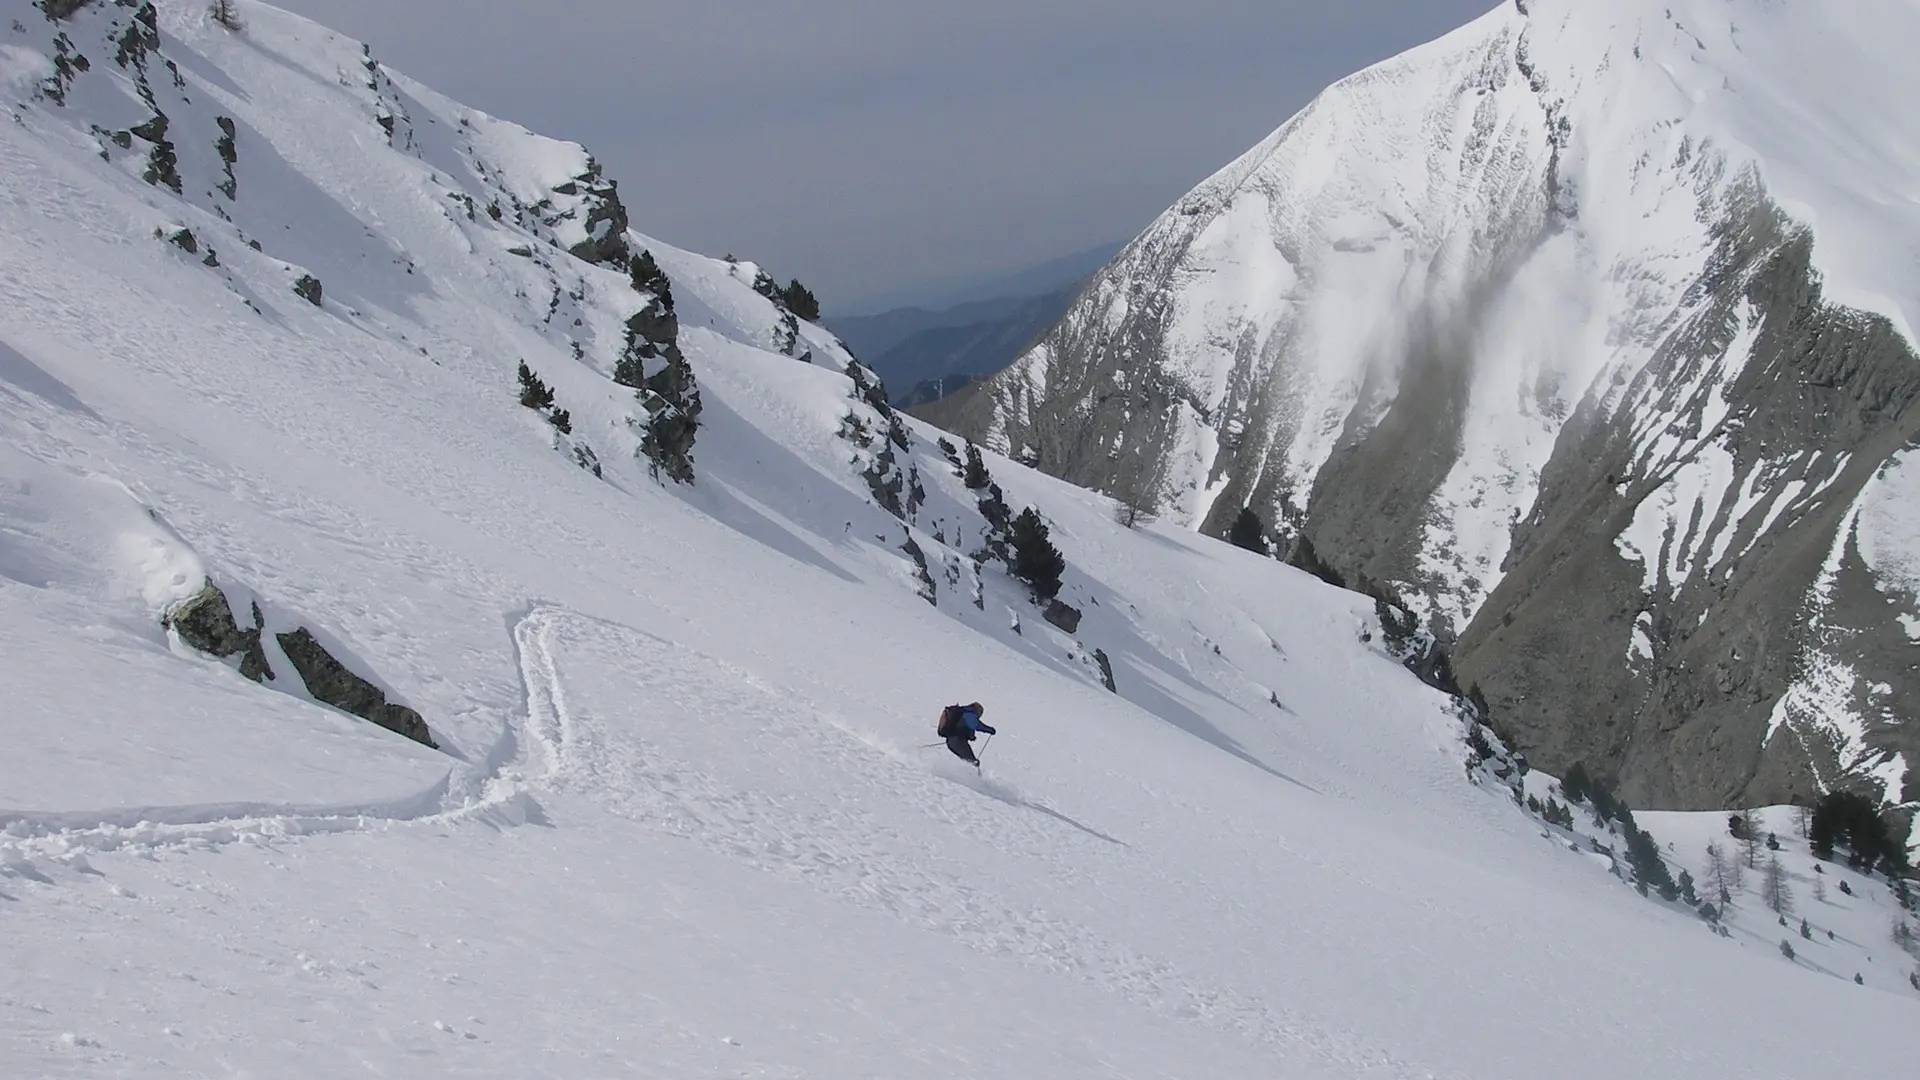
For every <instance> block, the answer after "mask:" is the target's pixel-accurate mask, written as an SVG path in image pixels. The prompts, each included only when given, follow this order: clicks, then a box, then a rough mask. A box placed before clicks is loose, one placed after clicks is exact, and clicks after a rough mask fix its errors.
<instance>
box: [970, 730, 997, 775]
mask: <svg viewBox="0 0 1920 1080" xmlns="http://www.w3.org/2000/svg"><path fill="white" fill-rule="evenodd" d="M992 745H993V736H991V735H989V736H987V741H986V742H983V743H981V744H980V752H979V753H977V754H975V755H973V765H974V767H975V768H979V767H980V759H981V758H983V757H986V756H987V747H989V746H992Z"/></svg>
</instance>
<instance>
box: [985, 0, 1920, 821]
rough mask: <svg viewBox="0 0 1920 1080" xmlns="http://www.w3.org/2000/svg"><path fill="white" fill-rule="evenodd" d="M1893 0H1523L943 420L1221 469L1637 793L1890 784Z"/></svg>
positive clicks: (1035, 449) (1915, 239) (1400, 62)
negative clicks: (958, 418)
mask: <svg viewBox="0 0 1920 1080" xmlns="http://www.w3.org/2000/svg"><path fill="white" fill-rule="evenodd" d="M1916 40H1920V14H1916V11H1915V9H1914V8H1913V7H1912V5H1909V4H1903V3H1895V2H1890V0H1849V2H1846V3H1841V4H1835V5H1817V6H1816V5H1806V4H1789V3H1771V2H1759V0H1752V2H1749V0H1684V2H1678V3H1665V2H1660V3H1655V2H1640V0H1629V2H1626V3H1608V4H1582V3H1577V2H1573V0H1525V2H1515V3H1509V4H1506V5H1503V6H1502V7H1500V8H1499V9H1498V10H1496V11H1493V12H1491V13H1489V14H1488V15H1487V16H1485V17H1484V18H1482V19H1480V20H1478V21H1476V22H1475V23H1473V24H1472V25H1470V26H1467V27H1465V28H1463V29H1461V30H1460V31H1458V32H1456V33H1454V34H1452V35H1449V36H1448V37H1446V38H1443V39H1442V40H1440V41H1437V42H1435V43H1433V44H1431V45H1428V46H1425V47H1423V48H1420V49H1417V50H1415V51H1413V52H1411V53H1408V54H1406V55H1404V56H1402V57H1400V58H1397V59H1395V60H1392V61H1389V62H1387V63H1385V64H1382V65H1380V66H1379V67H1377V68H1374V69H1372V70H1369V71H1367V72H1364V73H1362V74H1359V75H1356V76H1354V77H1352V78H1350V79H1348V80H1346V81H1344V82H1342V83H1339V84H1337V85H1335V86H1334V87H1332V88H1331V89H1329V90H1328V91H1327V92H1326V93H1325V94H1324V95H1323V96H1322V97H1321V98H1320V99H1318V100H1317V101H1315V102H1314V103H1313V104H1312V105H1311V106H1309V107H1308V108H1307V109H1306V110H1304V111H1303V112H1302V113H1300V114H1299V115H1298V116H1296V117H1294V118H1293V119H1291V120H1290V121H1288V122H1287V124H1286V125H1284V126H1283V127H1281V128H1280V129H1279V130H1278V131H1276V132H1275V133H1274V135H1273V136H1272V137H1270V138H1269V139H1268V140H1267V141H1266V142H1264V143H1262V144H1261V145H1260V146H1258V147H1256V148H1254V149H1253V150H1252V151H1250V152H1249V153H1248V154H1246V155H1245V156H1243V157H1242V158H1241V159H1240V160H1239V161H1237V162H1235V163H1233V164H1232V165H1230V166H1228V167H1227V168H1226V169H1224V170H1222V171H1221V172H1220V173H1219V174H1217V175H1216V176H1214V177H1212V178H1211V179H1209V180H1208V181H1207V182H1205V183H1204V184H1202V185H1201V186H1200V187H1198V188H1197V189H1195V190H1194V192H1192V193H1191V194H1190V195H1188V196H1187V197H1186V198H1184V199H1182V200H1181V201H1180V202H1179V204H1178V205H1176V206H1175V207H1174V208H1172V209H1171V210H1169V211H1168V213H1167V214H1166V215H1165V216H1163V217H1162V218H1161V219H1160V220H1159V221H1157V222H1156V223H1155V224H1154V225H1153V226H1152V227H1151V228H1149V229H1148V230H1147V232H1146V233H1144V234H1143V235H1142V236H1141V237H1139V238H1138V239H1136V240H1135V241H1134V243H1133V244H1132V245H1130V246H1129V248H1128V249H1127V250H1126V251H1125V252H1123V253H1122V255H1121V256H1120V257H1119V258H1118V259H1117V260H1116V261H1115V262H1114V263H1113V264H1112V265H1111V266H1109V267H1108V269H1107V270H1105V271H1104V272H1103V273H1102V274H1101V275H1100V276H1099V277H1098V278H1097V279H1096V280H1095V282H1094V284H1093V285H1092V286H1091V287H1090V288H1089V289H1088V290H1087V292H1086V293H1085V294H1084V295H1083V297H1082V298H1081V300H1080V301H1079V303H1078V304H1077V306H1076V307H1075V309H1074V310H1073V311H1071V312H1070V313H1069V314H1068V315H1067V317H1066V318H1065V319H1064V320H1063V321H1062V323H1061V324H1060V325H1059V326H1058V327H1057V328H1056V329H1055V330H1054V331H1053V332H1052V333H1051V334H1050V335H1049V336H1048V338H1047V339H1045V340H1044V341H1042V342H1041V343H1040V344H1039V345H1038V346H1037V347H1036V348H1035V349H1034V350H1033V351H1032V352H1030V353H1029V354H1028V355H1027V356H1026V357H1025V358H1023V360H1022V361H1021V362H1019V363H1018V364H1016V366H1015V367H1014V368H1013V369H1011V370H1010V371H1009V372H1008V373H1006V374H1005V375H1003V376H1002V377H1001V378H1000V379H998V380H996V381H995V382H994V383H992V384H990V385H989V386H987V387H986V388H984V389H983V390H982V391H981V392H980V393H978V394H977V395H976V396H975V397H974V398H973V400H972V401H971V402H970V403H969V406H968V409H969V412H968V415H967V418H966V420H965V421H964V422H963V423H962V424H961V425H960V428H961V430H963V431H966V432H968V433H969V434H972V435H975V436H977V437H979V438H982V439H984V440H986V441H987V442H989V443H990V444H991V445H994V446H997V447H999V448H1001V449H1004V450H1007V451H1010V452H1014V453H1016V454H1017V455H1019V456H1021V457H1022V458H1023V460H1028V461H1033V462H1036V463H1037V464H1038V465H1039V467H1041V468H1043V469H1046V470H1047V471H1049V472H1052V473H1054V474H1055V475H1059V476H1062V477H1065V478H1067V479H1070V480H1073V481H1075V482H1079V483H1084V484H1087V485H1089V486H1093V487H1096V488H1100V489H1102V490H1107V491H1111V492H1114V493H1116V494H1120V495H1124V496H1126V497H1128V498H1130V499H1133V500H1136V501H1141V500H1145V501H1159V502H1161V503H1163V504H1166V505H1169V506H1170V507H1171V508H1173V509H1174V511H1175V512H1176V514H1177V515H1178V516H1179V517H1181V518H1183V519H1185V520H1187V521H1190V522H1191V523H1193V524H1195V525H1197V526H1200V527H1202V528H1203V529H1204V530H1206V531H1208V532H1209V533H1213V534H1216V535H1218V534H1220V533H1222V532H1224V531H1225V529H1226V528H1227V526H1228V524H1229V523H1230V522H1231V521H1232V520H1233V517H1234V516H1235V515H1236V514H1237V513H1239V511H1240V510H1241V508H1242V507H1245V506H1251V507H1253V508H1254V509H1255V510H1256V511H1257V512H1258V513H1259V514H1261V516H1262V517H1263V518H1264V519H1265V520H1266V521H1268V522H1269V523H1273V524H1274V525H1275V527H1276V529H1277V531H1278V532H1279V533H1280V534H1282V535H1283V536H1284V538H1285V539H1287V540H1288V541H1289V542H1290V543H1291V544H1292V545H1293V546H1295V547H1296V548H1297V547H1299V546H1300V545H1299V541H1300V540H1301V539H1304V540H1306V541H1308V542H1310V543H1311V545H1312V547H1313V549H1314V550H1315V551H1317V553H1318V555H1319V556H1320V557H1321V558H1322V559H1324V560H1325V561H1326V562H1327V563H1329V564H1331V565H1332V566H1333V567H1334V568H1335V569H1337V570H1338V571H1339V572H1341V573H1342V574H1343V575H1345V576H1346V577H1347V578H1349V579H1354V580H1359V579H1364V580H1365V581H1367V582H1371V583H1373V585H1374V586H1375V587H1376V589H1377V590H1378V591H1382V592H1385V593H1388V594H1390V595H1393V596H1395V597H1398V598H1399V599H1400V600H1401V601H1402V602H1404V603H1405V604H1406V605H1407V606H1409V607H1410V608H1412V609H1413V610H1415V611H1416V612H1418V613H1420V614H1421V615H1422V616H1424V617H1425V618H1426V619H1427V620H1428V622H1429V625H1431V626H1432V627H1433V628H1434V629H1435V630H1436V631H1437V632H1438V633H1439V634H1440V635H1441V636H1442V637H1443V638H1445V639H1449V640H1451V641H1453V642H1454V648H1455V661H1456V667H1457V669H1458V671H1459V673H1460V676H1461V678H1462V680H1463V681H1465V682H1467V683H1470V684H1473V685H1477V686H1478V687H1479V688H1480V689H1481V690H1482V692H1483V693H1484V694H1485V695H1486V697H1487V698H1488V700H1489V701H1490V702H1491V703H1492V706H1493V708H1494V711H1495V713H1496V715H1497V716H1498V717H1499V719H1500V720H1501V722H1502V724H1503V725H1504V726H1505V727H1506V728H1507V729H1509V730H1510V731H1512V732H1514V733H1515V734H1517V735H1518V736H1519V737H1520V739H1521V741H1522V742H1523V743H1524V744H1525V745H1526V746H1527V747H1528V748H1529V750H1530V751H1532V752H1533V753H1534V754H1535V756H1536V758H1537V759H1538V760H1541V761H1543V762H1544V763H1545V764H1546V765H1548V766H1549V767H1554V768H1564V767H1566V766H1568V765H1570V764H1572V763H1574V762H1584V763H1586V764H1587V765H1588V767H1589V768H1592V769H1596V770H1598V771H1599V772H1601V773H1602V774H1605V775H1612V776H1615V777H1617V778H1618V779H1619V780H1620V782H1621V784H1622V789H1623V791H1624V792H1625V793H1626V794H1627V796H1628V797H1629V799H1630V800H1631V801H1633V802H1635V803H1636V804H1639V805H1661V806H1669V807H1709V806H1723V805H1732V804H1734V803H1737V802H1740V801H1743V800H1744V801H1785V800H1787V799H1789V798H1808V797H1811V796H1813V795H1816V794H1818V793H1819V792H1820V791H1823V790H1828V789H1832V788H1835V787H1853V788H1859V789H1862V790H1868V791H1872V792H1873V793H1875V794H1876V795H1879V796H1882V797H1884V798H1885V799H1886V800H1887V801H1888V802H1889V803H1893V804H1900V803H1903V802H1909V801H1913V800H1916V799H1920V788H1916V787H1914V786H1912V785H1913V784H1914V783H1917V782H1920V781H1916V780H1915V779H1914V778H1913V776H1912V774H1911V773H1910V771H1909V768H1908V767H1909V765H1910V764H1911V763H1912V762H1913V761H1914V759H1915V755H1916V754H1920V723H1916V722H1915V720H1914V719H1913V716H1912V713H1911V710H1910V709H1909V708H1908V707H1907V706H1906V705H1905V704H1903V703H1904V702H1906V701H1908V700H1910V699H1911V698H1912V692H1913V690H1914V689H1916V685H1915V683H1914V657H1913V649H1914V646H1913V641H1914V638H1913V636H1912V633H1911V631H1910V630H1909V627H1920V620H1917V619H1916V613H1917V612H1920V603H1917V602H1916V593H1915V591H1914V579H1913V574H1912V572H1911V570H1910V569H1909V567H1910V566H1911V565H1913V562H1914V559H1913V554H1912V553H1913V551H1914V549H1915V545H1916V543H1920V530H1917V529H1916V528H1915V526H1914V523H1913V521H1912V518H1911V513H1910V512H1909V510H1908V508H1909V507H1911V506H1913V505H1914V496H1915V495H1916V494H1920V493H1916V492H1914V491H1913V490H1912V489H1911V485H1910V484H1909V483H1907V482H1906V481H1907V479H1908V475H1909V473H1910V472H1911V469H1909V468H1908V467H1907V466H1906V464H1905V461H1906V458H1905V453H1906V449H1907V447H1908V446H1909V444H1910V442H1911V441H1912V439H1913V437H1914V435H1915V429H1916V426H1920V413H1916V412H1915V411H1914V409H1913V403H1914V401H1915V399H1916V398H1917V397H1920V360H1916V356H1915V353H1914V338H1913V330H1912V328H1913V327H1914V326H1915V325H1920V323H1916V313H1920V274H1917V273H1916V272H1915V271H1914V267H1915V266H1916V265H1920V261H1917V260H1916V257H1915V256H1916V249H1917V248H1920V208H1917V207H1916V203H1915V201H1914V200H1913V199H1912V198H1911V197H1910V195H1909V193H1908V188H1909V187H1910V182H1909V179H1908V178H1909V177H1910V176H1911V175H1912V171H1913V168H1912V166H1913V163H1914V161H1915V159H1916V157H1917V156H1920V128H1916V127H1915V126H1914V124H1913V123H1912V121H1911V120H1910V118H1909V117H1908V116H1907V115H1906V113H1905V112H1904V111H1902V110H1901V109H1899V108H1898V107H1897V106H1896V105H1895V104H1894V103H1896V102H1899V101H1904V100H1907V99H1908V98H1909V97H1910V96H1911V95H1912V93H1913V91H1914V90H1915V89H1917V88H1916V87H1915V86H1914V82H1915V80H1916V78H1920V77H1917V76H1916V75H1915V74H1914V72H1913V68H1912V65H1911V64H1909V63H1908V62H1907V54H1908V52H1909V51H1910V47H1911V45H1912V43H1913V42H1914V41H1916Z"/></svg>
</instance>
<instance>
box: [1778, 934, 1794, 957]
mask: <svg viewBox="0 0 1920 1080" xmlns="http://www.w3.org/2000/svg"><path fill="white" fill-rule="evenodd" d="M1780 955H1781V956H1784V957H1786V958H1787V959H1789V960H1791V959H1793V942H1791V941H1788V940H1787V939H1786V938H1781V939H1780Z"/></svg>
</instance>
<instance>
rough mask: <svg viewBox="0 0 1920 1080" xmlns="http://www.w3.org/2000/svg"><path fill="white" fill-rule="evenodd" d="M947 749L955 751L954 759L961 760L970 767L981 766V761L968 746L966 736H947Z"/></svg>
mask: <svg viewBox="0 0 1920 1080" xmlns="http://www.w3.org/2000/svg"><path fill="white" fill-rule="evenodd" d="M947 749H949V750H951V751H953V756H954V757H957V758H959V759H960V760H961V761H964V762H966V763H967V764H969V765H978V764H980V760H979V759H978V758H976V757H974V756H973V747H971V746H968V745H967V740H966V738H965V737H964V736H960V735H949V736H947Z"/></svg>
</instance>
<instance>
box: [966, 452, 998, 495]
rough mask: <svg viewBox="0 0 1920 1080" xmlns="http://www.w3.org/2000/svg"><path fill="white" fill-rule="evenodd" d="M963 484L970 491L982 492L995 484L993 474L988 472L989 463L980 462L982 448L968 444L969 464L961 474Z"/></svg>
mask: <svg viewBox="0 0 1920 1080" xmlns="http://www.w3.org/2000/svg"><path fill="white" fill-rule="evenodd" d="M960 479H961V482H962V483H964V484H966V485H967V490H968V491H980V490H982V489H984V488H985V487H986V486H987V485H988V484H991V483H993V474H991V473H989V472H987V463H986V462H984V461H982V460H980V448H979V447H977V446H975V445H973V443H971V442H969V443H967V464H966V467H965V468H964V469H963V470H962V472H961V478H960Z"/></svg>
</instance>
